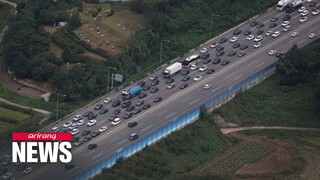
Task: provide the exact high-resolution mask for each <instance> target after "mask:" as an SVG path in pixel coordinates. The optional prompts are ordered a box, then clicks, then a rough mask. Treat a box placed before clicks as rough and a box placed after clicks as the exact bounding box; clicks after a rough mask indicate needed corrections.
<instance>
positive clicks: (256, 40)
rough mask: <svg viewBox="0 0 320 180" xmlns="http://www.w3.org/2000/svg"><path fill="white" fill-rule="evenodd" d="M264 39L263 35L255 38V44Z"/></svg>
mask: <svg viewBox="0 0 320 180" xmlns="http://www.w3.org/2000/svg"><path fill="white" fill-rule="evenodd" d="M262 39H263V37H262V36H261V35H259V36H257V37H256V38H254V40H253V41H254V42H260V41H261V40H262Z"/></svg>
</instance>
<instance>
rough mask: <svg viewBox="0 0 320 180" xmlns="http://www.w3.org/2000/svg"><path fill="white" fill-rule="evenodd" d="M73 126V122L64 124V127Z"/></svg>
mask: <svg viewBox="0 0 320 180" xmlns="http://www.w3.org/2000/svg"><path fill="white" fill-rule="evenodd" d="M71 125H72V122H71V121H68V122H65V123H64V124H63V127H65V128H66V127H69V126H71Z"/></svg>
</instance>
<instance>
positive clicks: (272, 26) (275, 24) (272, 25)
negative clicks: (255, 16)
mask: <svg viewBox="0 0 320 180" xmlns="http://www.w3.org/2000/svg"><path fill="white" fill-rule="evenodd" d="M277 25H278V24H277V23H271V24H270V25H269V28H274V27H276V26H277Z"/></svg>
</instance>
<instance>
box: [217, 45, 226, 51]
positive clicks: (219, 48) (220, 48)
mask: <svg viewBox="0 0 320 180" xmlns="http://www.w3.org/2000/svg"><path fill="white" fill-rule="evenodd" d="M223 49H224V47H223V46H221V45H219V46H217V47H216V51H222V50H223Z"/></svg>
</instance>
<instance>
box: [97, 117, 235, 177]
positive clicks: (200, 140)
mask: <svg viewBox="0 0 320 180" xmlns="http://www.w3.org/2000/svg"><path fill="white" fill-rule="evenodd" d="M233 144H235V140H233V139H229V138H226V137H223V135H222V134H221V133H220V132H219V130H218V129H217V128H216V127H215V125H214V121H213V118H212V117H210V116H209V118H208V119H200V120H198V121H196V122H195V123H193V124H192V125H189V126H187V127H185V128H184V129H183V130H181V131H179V132H176V133H175V134H174V135H170V136H169V137H167V138H166V139H164V140H162V141H160V142H158V143H157V144H155V145H152V146H150V147H147V148H145V149H144V150H143V151H142V152H139V153H137V154H136V155H134V156H132V157H130V158H129V159H128V160H125V161H120V162H118V163H117V164H116V165H114V166H113V167H112V168H111V169H106V170H104V173H103V174H102V175H100V176H97V177H95V179H106V178H107V179H134V178H137V177H139V179H176V178H178V177H180V175H183V174H184V173H187V172H190V171H191V170H193V169H194V168H196V167H197V166H199V165H200V164H202V163H203V162H205V161H206V160H207V159H208V158H209V157H210V156H212V155H215V154H218V153H222V152H224V151H225V149H227V148H228V147H230V146H232V145H233Z"/></svg>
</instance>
